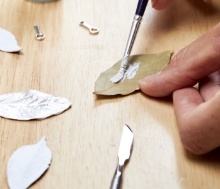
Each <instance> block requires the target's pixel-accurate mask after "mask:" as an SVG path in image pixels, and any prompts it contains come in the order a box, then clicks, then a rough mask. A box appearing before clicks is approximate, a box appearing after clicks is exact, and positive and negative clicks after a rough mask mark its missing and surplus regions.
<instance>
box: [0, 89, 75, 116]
mask: <svg viewBox="0 0 220 189" xmlns="http://www.w3.org/2000/svg"><path fill="white" fill-rule="evenodd" d="M71 105H72V104H71V102H70V101H69V100H67V99H65V98H61V97H55V96H52V95H49V94H45V93H42V92H39V91H36V90H29V91H27V92H18V93H9V94H4V95H0V117H5V118H9V119H16V120H31V119H44V118H47V117H49V116H52V115H57V114H60V113H62V112H63V111H65V110H66V109H68V108H69V107H70V106H71Z"/></svg>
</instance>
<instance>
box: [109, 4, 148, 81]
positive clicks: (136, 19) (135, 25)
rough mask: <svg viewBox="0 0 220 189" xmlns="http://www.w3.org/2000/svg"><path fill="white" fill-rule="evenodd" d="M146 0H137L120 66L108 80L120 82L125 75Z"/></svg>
mask: <svg viewBox="0 0 220 189" xmlns="http://www.w3.org/2000/svg"><path fill="white" fill-rule="evenodd" d="M147 3H148V0H139V1H138V5H137V9H136V12H135V16H134V19H133V22H132V26H131V30H130V34H129V37H128V41H127V45H126V48H125V52H124V56H123V59H122V61H121V67H120V69H119V71H118V73H117V74H116V75H114V76H113V77H112V78H111V79H110V80H111V82H113V83H118V82H120V81H121V80H122V79H124V77H126V70H127V69H128V67H129V62H128V59H129V57H130V54H131V50H132V47H133V44H134V41H135V38H136V35H137V32H138V29H139V26H140V23H141V20H142V17H143V15H144V12H145V9H146V6H147Z"/></svg>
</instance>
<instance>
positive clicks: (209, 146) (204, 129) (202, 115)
mask: <svg viewBox="0 0 220 189" xmlns="http://www.w3.org/2000/svg"><path fill="white" fill-rule="evenodd" d="M173 100H174V108H175V112H176V117H177V123H178V127H179V131H180V136H181V140H182V143H183V144H184V146H185V147H186V148H187V149H188V150H189V151H191V152H193V153H195V154H204V153H207V152H209V151H211V150H213V149H215V148H217V147H219V145H220V138H219V135H220V116H219V112H220V106H219V103H220V93H217V94H216V95H215V96H214V97H213V98H212V99H211V100H209V101H207V102H203V99H202V97H201V95H200V94H199V92H198V91H197V90H196V89H193V88H185V89H180V90H177V91H175V92H174V94H173Z"/></svg>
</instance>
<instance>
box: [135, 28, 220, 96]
mask: <svg viewBox="0 0 220 189" xmlns="http://www.w3.org/2000/svg"><path fill="white" fill-rule="evenodd" d="M219 52H220V24H218V25H217V26H216V27H214V28H213V29H212V30H211V31H210V32H209V33H207V34H206V35H203V36H201V37H200V38H199V39H197V40H196V41H194V42H193V43H192V44H190V45H188V46H187V47H185V48H184V49H182V50H181V51H180V52H179V53H178V54H177V55H176V56H175V57H174V58H173V59H172V60H171V62H170V64H169V65H168V66H167V67H166V68H165V69H164V70H162V71H161V72H160V73H157V74H154V75H151V76H149V77H146V78H144V79H142V80H141V81H139V87H140V89H141V90H142V91H143V92H144V93H145V94H147V95H150V96H158V97H159V96H166V95H169V94H171V93H172V92H173V91H175V90H177V89H180V88H184V87H187V86H193V85H194V84H196V83H197V82H198V81H199V80H200V79H201V78H204V77H205V76H207V75H209V74H211V73H213V72H215V71H218V70H219V69H220V53H219Z"/></svg>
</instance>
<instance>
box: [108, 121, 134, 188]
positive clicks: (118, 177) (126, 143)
mask: <svg viewBox="0 0 220 189" xmlns="http://www.w3.org/2000/svg"><path fill="white" fill-rule="evenodd" d="M133 138H134V136H133V132H132V130H131V129H130V128H129V126H128V125H124V128H123V132H122V136H121V141H120V146H119V150H118V165H117V169H116V171H115V175H114V177H113V180H112V183H111V188H110V189H119V188H120V187H121V182H122V172H123V169H124V164H125V161H126V160H128V159H129V158H130V154H131V149H132V144H133Z"/></svg>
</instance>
